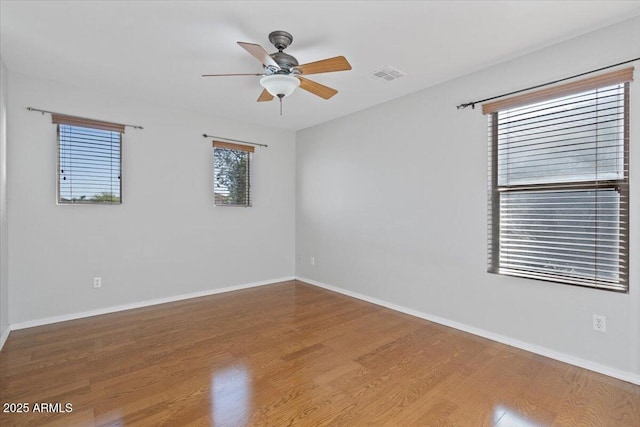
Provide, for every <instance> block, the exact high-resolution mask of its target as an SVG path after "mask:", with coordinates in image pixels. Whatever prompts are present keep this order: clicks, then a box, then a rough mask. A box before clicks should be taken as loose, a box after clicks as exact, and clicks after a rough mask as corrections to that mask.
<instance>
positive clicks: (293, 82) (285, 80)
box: [202, 30, 351, 115]
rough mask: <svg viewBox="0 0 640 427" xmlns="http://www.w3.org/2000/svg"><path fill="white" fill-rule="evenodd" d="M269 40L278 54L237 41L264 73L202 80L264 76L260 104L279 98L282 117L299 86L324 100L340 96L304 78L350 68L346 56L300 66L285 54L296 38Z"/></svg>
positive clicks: (280, 35)
mask: <svg viewBox="0 0 640 427" xmlns="http://www.w3.org/2000/svg"><path fill="white" fill-rule="evenodd" d="M269 41H270V42H271V44H273V45H274V46H275V48H276V49H278V51H277V52H274V53H272V54H269V53H267V51H266V50H264V48H263V47H262V46H260V45H259V44H255V43H247V42H238V45H240V47H242V48H243V49H244V50H246V51H247V52H249V53H250V54H251V55H252V56H253V57H254V58H256V59H257V60H258V61H260V62H261V63H262V67H263V69H264V74H250V73H246V74H203V75H202V77H225V76H262V78H261V79H260V85H261V86H262V87H263V88H264V90H263V91H262V93H261V94H260V96H259V97H258V102H264V101H271V100H273V98H274V97H278V98H279V99H280V114H281V115H282V98H285V97H287V96H289V95H291V94H292V93H293V92H294V91H295V90H296V88H297V87H298V86H300V88H301V89H303V90H306V91H307V92H310V93H312V94H314V95H316V96H319V97H321V98H323V99H329V98H331V97H332V96H334V95H335V94H337V93H338V91H337V90H335V89H332V88H330V87H328V86H325V85H322V84H320V83H318V82H314V81H313V80H309V79H307V78H303V77H302V76H303V75H308V74H320V73H329V72H333V71H347V70H350V69H351V64H349V61H347V59H346V58H345V57H344V56H336V57H333V58H327V59H323V60H320V61H315V62H309V63H307V64H302V65H299V64H298V60H297V59H296V58H295V57H293V56H291V55H289V54H288V53H284V52H283V50H284V49H286V48H287V47H289V45H290V44H291V43H292V42H293V36H292V35H291V34H290V33H288V32H286V31H282V30H278V31H272V32H271V33H270V34H269Z"/></svg>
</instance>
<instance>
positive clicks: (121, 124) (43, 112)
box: [27, 107, 144, 129]
mask: <svg viewBox="0 0 640 427" xmlns="http://www.w3.org/2000/svg"><path fill="white" fill-rule="evenodd" d="M27 110H29V111H37V112H39V113H42V114H45V113H46V114H59V115H61V116H72V117H78V118H79V119H85V120H95V121H97V122H105V121H104V120H97V119H90V118H88V117H79V116H74V115H72V114H62V113H56V112H55V111H47V110H40V109H38V108H33V107H27ZM107 123H112V124H114V125H120V126H126V127H130V128H134V129H144V128H143V127H142V126H137V125H127V124H124V123H115V122H107Z"/></svg>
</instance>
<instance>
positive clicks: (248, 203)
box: [213, 140, 255, 208]
mask: <svg viewBox="0 0 640 427" xmlns="http://www.w3.org/2000/svg"><path fill="white" fill-rule="evenodd" d="M216 150H230V151H235V152H242V153H244V154H245V155H246V159H247V164H246V171H245V179H246V189H245V197H244V203H219V201H218V197H217V194H219V193H216V186H217V180H218V179H217V173H216V170H217V169H216ZM254 151H255V148H254V147H253V146H250V145H244V144H234V143H230V142H223V141H215V140H214V141H213V204H214V206H216V207H241V208H249V207H252V206H253V198H252V192H251V189H252V178H253V176H252V164H253V161H252V155H253V153H254Z"/></svg>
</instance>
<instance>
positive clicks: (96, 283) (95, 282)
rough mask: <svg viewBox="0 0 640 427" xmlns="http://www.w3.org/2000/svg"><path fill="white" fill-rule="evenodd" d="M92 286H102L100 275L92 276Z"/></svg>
mask: <svg viewBox="0 0 640 427" xmlns="http://www.w3.org/2000/svg"><path fill="white" fill-rule="evenodd" d="M93 287H94V288H100V287H102V277H94V278H93Z"/></svg>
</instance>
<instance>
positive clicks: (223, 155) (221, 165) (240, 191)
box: [213, 141, 253, 207]
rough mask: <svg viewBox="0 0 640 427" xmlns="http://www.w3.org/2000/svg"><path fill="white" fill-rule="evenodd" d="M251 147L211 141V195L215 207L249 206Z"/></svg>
mask: <svg viewBox="0 0 640 427" xmlns="http://www.w3.org/2000/svg"><path fill="white" fill-rule="evenodd" d="M251 153H253V147H251V146H248V145H240V144H231V143H228V142H220V141H213V157H214V160H213V193H214V203H215V205H216V206H244V207H247V206H251Z"/></svg>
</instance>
